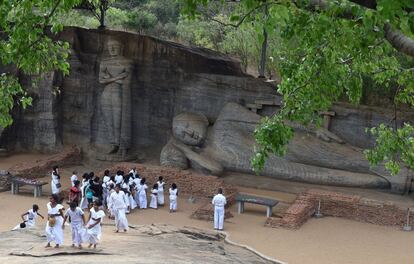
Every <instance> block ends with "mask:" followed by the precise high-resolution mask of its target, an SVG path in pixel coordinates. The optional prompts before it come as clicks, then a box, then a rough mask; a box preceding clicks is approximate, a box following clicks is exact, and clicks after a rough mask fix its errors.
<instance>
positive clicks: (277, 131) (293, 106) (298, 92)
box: [184, 0, 414, 173]
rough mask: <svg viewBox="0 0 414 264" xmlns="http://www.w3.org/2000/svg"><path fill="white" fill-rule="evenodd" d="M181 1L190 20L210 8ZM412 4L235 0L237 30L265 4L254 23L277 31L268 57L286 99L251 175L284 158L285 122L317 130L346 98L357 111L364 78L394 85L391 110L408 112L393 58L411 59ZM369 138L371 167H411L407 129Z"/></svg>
mask: <svg viewBox="0 0 414 264" xmlns="http://www.w3.org/2000/svg"><path fill="white" fill-rule="evenodd" d="M184 2H185V5H184V12H185V13H186V14H187V15H189V16H190V17H193V18H194V17H197V16H200V15H202V13H203V9H205V8H206V6H208V5H209V4H211V2H214V1H210V0H184ZM413 3H414V2H412V1H409V0H401V1H394V0H377V1H375V0H367V1H360V0H336V1H333V0H332V1H331V0H325V1H323V0H319V1H313V0H310V1H306V0H303V1H295V0H279V1H271V0H268V1H265V0H241V1H239V4H240V5H241V6H242V7H243V8H244V10H246V11H245V14H246V15H244V16H241V15H240V14H236V15H234V16H233V21H235V22H234V23H235V25H236V26H237V25H239V24H240V22H242V21H243V20H245V19H246V17H247V16H257V15H258V14H257V12H258V10H260V9H261V8H262V6H264V5H266V6H267V8H268V10H269V16H268V17H267V19H266V20H265V21H263V20H258V19H256V20H255V22H256V23H258V22H261V23H262V27H264V28H265V29H266V30H267V31H268V32H274V31H277V32H279V34H280V37H281V41H280V45H279V49H278V50H277V51H274V53H273V54H271V55H272V56H273V57H274V58H275V63H276V65H275V66H276V67H277V68H278V72H279V73H280V75H281V78H282V81H281V83H280V84H279V85H278V88H277V91H278V92H279V93H280V94H281V95H282V96H283V105H282V107H281V109H280V111H279V112H278V113H277V114H276V115H274V116H272V117H270V118H266V119H264V120H263V122H262V124H261V125H260V126H259V127H258V128H257V129H256V130H255V137H256V140H257V143H258V145H257V151H256V155H255V156H254V157H253V158H252V164H253V167H254V168H255V169H256V170H260V169H261V168H262V167H263V166H264V164H265V161H266V158H267V157H268V156H269V155H270V154H272V153H276V154H278V155H282V154H284V153H285V151H286V145H287V143H288V142H289V139H291V137H292V136H293V133H292V128H290V127H289V126H288V125H286V124H287V123H289V122H296V123H300V124H303V125H309V124H311V123H314V124H320V122H321V118H320V116H319V114H318V113H319V112H320V111H326V110H328V109H329V108H330V107H331V106H332V104H333V103H334V102H335V101H338V100H339V99H340V98H343V97H344V96H346V98H347V99H348V100H349V101H350V102H352V103H354V104H357V103H359V102H360V99H361V96H362V94H363V92H362V91H363V83H364V79H370V80H372V82H373V83H374V84H375V85H378V86H380V87H385V88H387V87H392V86H395V85H397V88H396V89H395V95H394V96H393V100H394V103H395V104H396V105H401V104H406V105H408V106H409V107H412V106H413V104H414V96H413V95H414V78H413V69H412V68H406V67H405V65H403V64H402V63H401V60H399V59H398V57H397V56H396V53H397V52H402V53H405V54H406V56H414V41H413V40H412V39H411V37H413V35H414V26H413V25H414V12H413V10H414V4H413ZM287 121H288V122H287ZM370 132H371V133H373V134H374V135H375V136H377V141H376V145H375V147H374V148H373V149H372V150H370V151H367V152H366V153H367V158H368V159H369V160H370V162H371V163H373V164H378V163H380V162H382V161H384V160H385V161H386V162H387V163H386V164H387V168H388V169H390V170H391V172H393V173H396V172H397V171H398V170H397V169H396V168H397V167H398V164H399V162H400V161H402V162H404V163H405V164H406V165H407V166H409V167H410V168H411V169H413V168H414V162H413V160H412V156H410V155H412V154H410V153H412V151H413V149H412V137H413V130H412V128H411V125H409V124H406V125H404V126H403V127H392V126H390V125H387V124H383V125H382V126H379V127H378V128H373V129H372V130H370ZM410 144H411V145H410ZM407 151H408V152H407Z"/></svg>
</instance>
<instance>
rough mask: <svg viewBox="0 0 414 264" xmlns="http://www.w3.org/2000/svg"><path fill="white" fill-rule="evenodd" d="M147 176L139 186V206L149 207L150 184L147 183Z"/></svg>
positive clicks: (142, 207)
mask: <svg viewBox="0 0 414 264" xmlns="http://www.w3.org/2000/svg"><path fill="white" fill-rule="evenodd" d="M145 181H146V180H145V178H142V180H141V182H140V184H139V187H138V197H139V208H141V209H147V189H148V186H147V185H146V184H145Z"/></svg>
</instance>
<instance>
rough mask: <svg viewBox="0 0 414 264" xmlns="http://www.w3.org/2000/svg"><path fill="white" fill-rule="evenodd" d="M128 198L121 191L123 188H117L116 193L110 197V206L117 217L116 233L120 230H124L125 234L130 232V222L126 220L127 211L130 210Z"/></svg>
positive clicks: (117, 186)
mask: <svg viewBox="0 0 414 264" xmlns="http://www.w3.org/2000/svg"><path fill="white" fill-rule="evenodd" d="M127 199H128V197H127V196H126V195H125V193H124V192H123V191H121V186H119V185H116V186H115V192H113V193H112V194H111V196H110V197H109V202H108V204H109V205H110V207H111V208H110V210H111V212H112V213H113V214H114V216H115V226H116V232H119V230H120V229H123V230H124V231H125V232H126V231H127V230H128V220H127V218H126V211H127V209H128V200H127Z"/></svg>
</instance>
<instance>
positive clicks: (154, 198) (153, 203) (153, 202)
mask: <svg viewBox="0 0 414 264" xmlns="http://www.w3.org/2000/svg"><path fill="white" fill-rule="evenodd" d="M150 207H151V208H154V209H157V196H156V195H154V194H151V202H150Z"/></svg>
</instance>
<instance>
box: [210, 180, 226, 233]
mask: <svg viewBox="0 0 414 264" xmlns="http://www.w3.org/2000/svg"><path fill="white" fill-rule="evenodd" d="M211 203H212V204H213V206H214V229H216V230H223V227H224V206H225V205H226V203H227V201H226V197H225V196H224V195H223V189H222V188H219V189H218V194H216V195H215V196H214V198H213V201H212V202H211Z"/></svg>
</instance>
